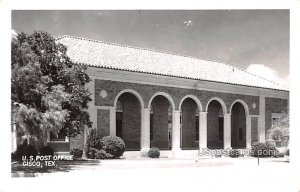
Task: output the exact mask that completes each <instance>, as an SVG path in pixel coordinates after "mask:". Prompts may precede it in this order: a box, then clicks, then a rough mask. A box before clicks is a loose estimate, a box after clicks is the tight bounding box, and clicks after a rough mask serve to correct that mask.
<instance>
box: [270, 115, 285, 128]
mask: <svg viewBox="0 0 300 192" xmlns="http://www.w3.org/2000/svg"><path fill="white" fill-rule="evenodd" d="M282 116H283V114H281V113H272V127H273V126H275V125H278V123H280V118H281V117H282Z"/></svg>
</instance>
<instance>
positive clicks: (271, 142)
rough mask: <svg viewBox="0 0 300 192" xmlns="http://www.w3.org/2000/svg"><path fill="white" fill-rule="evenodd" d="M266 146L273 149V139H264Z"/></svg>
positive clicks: (274, 145)
mask: <svg viewBox="0 0 300 192" xmlns="http://www.w3.org/2000/svg"><path fill="white" fill-rule="evenodd" d="M266 146H267V148H268V149H275V148H276V143H275V141H274V140H273V139H270V140H267V141H266Z"/></svg>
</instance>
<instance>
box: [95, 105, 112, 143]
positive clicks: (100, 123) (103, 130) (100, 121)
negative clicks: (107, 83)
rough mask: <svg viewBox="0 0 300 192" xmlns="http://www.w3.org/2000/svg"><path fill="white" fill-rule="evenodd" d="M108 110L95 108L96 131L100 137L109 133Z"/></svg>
mask: <svg viewBox="0 0 300 192" xmlns="http://www.w3.org/2000/svg"><path fill="white" fill-rule="evenodd" d="M109 127H110V111H109V110H107V109H98V110H97V132H98V134H99V135H100V136H101V137H104V136H108V135H109Z"/></svg>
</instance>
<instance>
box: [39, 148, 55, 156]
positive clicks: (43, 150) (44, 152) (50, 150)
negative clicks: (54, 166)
mask: <svg viewBox="0 0 300 192" xmlns="http://www.w3.org/2000/svg"><path fill="white" fill-rule="evenodd" d="M40 155H51V156H53V155H54V149H53V148H52V147H50V146H44V147H41V148H40Z"/></svg>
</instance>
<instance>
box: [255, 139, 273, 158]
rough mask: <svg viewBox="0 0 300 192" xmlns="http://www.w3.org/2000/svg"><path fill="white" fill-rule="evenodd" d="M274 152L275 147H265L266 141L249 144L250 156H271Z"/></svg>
mask: <svg viewBox="0 0 300 192" xmlns="http://www.w3.org/2000/svg"><path fill="white" fill-rule="evenodd" d="M274 153H275V148H273V149H271V148H269V147H267V145H266V143H262V142H254V143H253V144H252V146H251V156H254V157H258V156H259V157H271V156H273V155H274Z"/></svg>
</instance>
